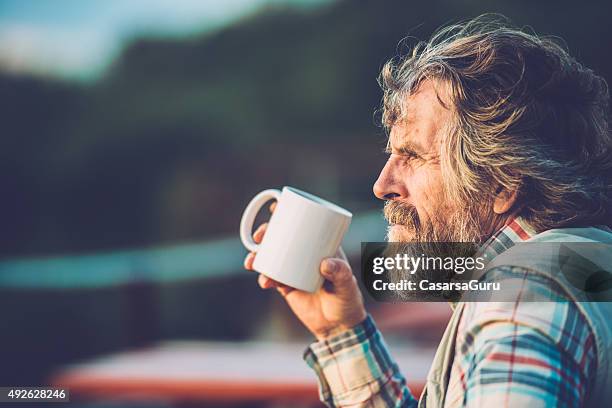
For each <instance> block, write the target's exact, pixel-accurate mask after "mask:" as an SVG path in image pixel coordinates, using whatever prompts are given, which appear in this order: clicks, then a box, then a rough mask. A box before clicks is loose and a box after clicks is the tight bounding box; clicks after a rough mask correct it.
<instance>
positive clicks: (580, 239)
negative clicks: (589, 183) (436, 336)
mask: <svg viewBox="0 0 612 408" xmlns="http://www.w3.org/2000/svg"><path fill="white" fill-rule="evenodd" d="M524 242H541V243H547V242H549V243H555V242H556V243H564V242H566V243H602V244H608V245H607V246H605V245H593V246H592V247H593V248H591V247H589V250H587V251H584V250H580V249H576V248H577V247H572V246H571V245H570V248H572V249H573V250H576V252H580V254H579V255H580V256H581V257H583V258H586V259H588V261H590V262H592V263H593V264H595V265H598V266H600V267H601V268H602V269H603V270H605V271H608V272H609V271H611V270H612V268H611V266H612V251H611V250H610V248H611V247H610V246H609V244H612V232H609V231H605V230H602V229H598V228H567V229H555V230H548V231H545V232H542V233H540V234H537V235H535V236H533V237H532V238H530V239H528V240H526V241H524ZM579 245H580V244H579ZM552 247H555V246H551V248H552ZM556 247H557V248H558V247H559V246H556ZM531 248H532V249H533V250H530V246H529V245H521V243H518V244H516V245H514V246H512V247H510V248H509V249H507V250H506V251H504V252H502V253H501V254H500V255H498V256H496V257H495V258H494V259H493V261H492V262H491V263H489V264H488V265H487V269H491V268H493V267H496V266H501V265H512V266H523V267H526V268H530V269H531V270H534V271H536V272H540V273H542V274H545V275H546V276H551V273H550V271H559V270H561V268H562V267H563V265H562V264H561V261H560V257H559V256H555V254H551V253H547V251H542V250H541V249H542V248H541V246H534V247H531ZM578 248H580V247H578ZM582 248H584V246H583V247H582ZM565 261H567V260H565ZM570 261H571V260H570ZM552 276H553V278H554V281H555V283H557V284H559V285H560V286H561V287H562V288H563V289H564V290H565V292H566V293H567V294H569V296H570V298H571V300H572V301H574V302H575V303H576V305H577V306H578V308H579V310H580V311H581V312H582V313H583V315H584V316H585V318H586V320H587V322H588V323H589V325H590V326H591V329H592V330H593V335H594V338H595V344H596V353H597V354H596V359H597V372H596V374H595V377H594V383H593V385H592V388H591V389H590V390H589V392H588V394H587V395H586V396H585V406H605V405H606V404H604V403H603V402H604V401H606V402H609V401H612V358H611V357H610V354H611V353H612V302H593V301H589V298H588V297H587V296H586V295H585V292H584V291H582V290H580V289H579V288H577V287H576V285H575V284H572V283H571V282H570V280H571V277H570V280H568V278H567V277H566V276H565V275H564V274H561V273H559V274H554V275H552ZM610 290H612V289H610ZM607 295H608V296H607V297H606V299H612V296H610V293H608V294H607ZM464 306H465V303H463V302H458V303H456V304H452V305H451V307H452V308H453V314H452V316H451V319H450V321H449V323H448V325H447V327H446V330H445V331H444V335H443V336H442V340H441V341H440V344H439V346H438V349H437V351H436V354H435V356H434V360H433V363H432V365H431V368H430V371H429V374H428V375H427V382H426V387H425V389H424V391H423V393H422V394H421V398H420V400H419V407H420V408H424V407H429V408H437V407H443V406H444V402H445V400H446V390H447V388H448V382H449V375H450V372H451V366H452V364H453V360H454V351H455V339H456V338H457V330H458V326H459V321H460V320H461V315H462V312H463V309H464Z"/></svg>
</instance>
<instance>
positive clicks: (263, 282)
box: [257, 274, 295, 296]
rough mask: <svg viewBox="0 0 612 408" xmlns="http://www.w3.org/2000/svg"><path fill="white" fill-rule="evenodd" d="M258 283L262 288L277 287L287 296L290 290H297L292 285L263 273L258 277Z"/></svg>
mask: <svg viewBox="0 0 612 408" xmlns="http://www.w3.org/2000/svg"><path fill="white" fill-rule="evenodd" d="M257 283H259V286H260V287H261V288H262V289H270V288H276V290H277V291H278V292H279V293H280V294H281V295H283V296H286V295H287V294H288V293H289V292H291V291H292V290H295V289H293V288H292V287H289V286H287V285H285V284H283V283H280V282H277V281H275V280H274V279H270V278H268V277H267V276H266V275H263V274H260V275H259V277H258V278H257Z"/></svg>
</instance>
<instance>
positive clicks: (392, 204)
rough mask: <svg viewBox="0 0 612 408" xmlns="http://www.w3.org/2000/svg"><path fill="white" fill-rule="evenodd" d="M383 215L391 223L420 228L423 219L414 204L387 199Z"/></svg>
mask: <svg viewBox="0 0 612 408" xmlns="http://www.w3.org/2000/svg"><path fill="white" fill-rule="evenodd" d="M383 215H384V217H385V219H386V220H387V222H388V223H389V224H397V225H405V226H409V227H413V228H416V229H418V228H419V227H420V225H421V219H420V217H419V214H418V212H417V209H416V207H415V206H414V205H412V204H405V203H400V202H398V201H393V200H390V201H386V202H385V207H384V208H383Z"/></svg>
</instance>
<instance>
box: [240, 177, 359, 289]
mask: <svg viewBox="0 0 612 408" xmlns="http://www.w3.org/2000/svg"><path fill="white" fill-rule="evenodd" d="M272 199H273V200H276V201H277V203H276V208H275V209H274V212H273V213H272V216H271V218H270V221H269V223H268V227H267V229H266V233H265V235H264V238H263V240H262V242H261V243H260V244H257V243H255V241H253V232H252V230H253V223H254V221H255V216H256V215H257V213H258V212H259V210H260V209H261V207H262V206H263V205H264V204H265V203H266V202H268V201H269V200H272ZM351 219H352V214H351V213H350V212H349V211H347V210H345V209H344V208H342V207H339V206H337V205H336V204H333V203H331V202H329V201H326V200H324V199H322V198H319V197H317V196H315V195H313V194H310V193H306V192H304V191H301V190H298V189H297V188H294V187H283V190H282V191H279V190H275V189H270V190H264V191H262V192H261V193H259V194H257V195H256V196H255V197H253V199H252V200H251V202H250V203H249V205H247V207H246V209H245V210H244V213H243V214H242V220H241V222H240V238H241V240H242V243H243V244H244V246H245V247H246V248H247V249H248V250H249V251H251V252H256V253H257V255H256V256H255V261H254V262H253V269H254V270H256V271H257V272H260V273H262V274H264V275H266V276H267V277H269V278H271V279H274V280H275V281H278V282H281V283H284V284H285V285H288V286H291V287H293V288H296V289H301V290H304V291H307V292H316V291H317V290H318V289H319V288H320V287H321V285H322V284H323V277H322V276H321V273H320V272H319V268H320V264H321V261H322V260H323V259H324V258H329V257H332V256H334V255H335V254H336V253H337V251H339V250H340V251H341V249H340V243H341V242H342V238H343V237H344V234H345V233H346V231H347V229H348V227H349V225H350V223H351Z"/></svg>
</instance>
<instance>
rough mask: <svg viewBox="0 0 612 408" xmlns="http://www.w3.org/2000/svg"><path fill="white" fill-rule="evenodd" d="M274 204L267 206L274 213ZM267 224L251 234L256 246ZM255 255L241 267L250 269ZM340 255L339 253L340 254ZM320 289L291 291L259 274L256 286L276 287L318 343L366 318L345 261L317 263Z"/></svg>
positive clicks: (336, 259) (360, 297)
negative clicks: (320, 280)
mask: <svg viewBox="0 0 612 408" xmlns="http://www.w3.org/2000/svg"><path fill="white" fill-rule="evenodd" d="M275 205H276V203H274V204H272V205H271V206H270V212H272V211H274V207H275ZM266 227H267V224H262V225H261V226H259V228H257V230H256V231H255V233H254V234H253V240H254V241H255V242H257V243H260V242H261V240H262V239H263V236H264V234H265V232H266ZM255 256H256V253H255V252H250V253H249V254H248V255H247V256H246V258H245V259H244V267H245V268H246V269H249V270H252V269H253V261H254V260H255ZM340 256H343V254H340ZM320 272H321V275H322V276H323V277H324V278H325V282H324V284H323V286H322V287H321V288H320V289H319V290H318V291H317V292H315V293H309V292H305V291H302V290H299V289H293V288H291V287H289V286H286V285H284V284H282V283H280V282H277V281H275V280H272V279H270V278H268V277H267V276H265V275H263V274H260V275H259V278H258V282H259V286H261V287H262V288H263V289H270V288H276V290H277V291H278V292H279V293H280V294H281V295H282V296H283V297H284V298H285V300H286V301H287V304H288V305H289V307H290V308H291V310H292V311H293V313H295V315H296V316H297V317H298V319H300V321H301V322H302V323H303V324H304V325H305V326H306V328H307V329H308V330H310V332H311V333H312V334H313V335H314V336H315V337H316V338H317V339H319V340H321V339H324V338H326V337H330V336H332V335H334V334H337V333H341V332H342V331H345V330H347V329H349V328H351V327H353V326H355V325H357V324H359V323H361V322H362V321H363V320H364V319H365V318H366V311H365V308H364V306H363V297H362V296H361V292H360V291H359V287H358V286H357V280H356V279H355V276H353V272H352V271H351V267H350V266H349V264H348V262H347V260H346V258H327V259H324V260H323V261H322V262H321V267H320Z"/></svg>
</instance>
